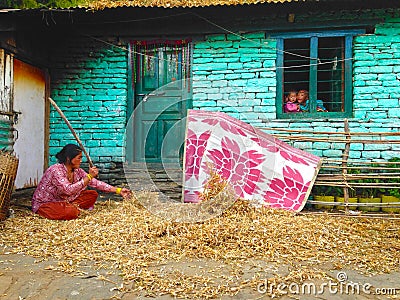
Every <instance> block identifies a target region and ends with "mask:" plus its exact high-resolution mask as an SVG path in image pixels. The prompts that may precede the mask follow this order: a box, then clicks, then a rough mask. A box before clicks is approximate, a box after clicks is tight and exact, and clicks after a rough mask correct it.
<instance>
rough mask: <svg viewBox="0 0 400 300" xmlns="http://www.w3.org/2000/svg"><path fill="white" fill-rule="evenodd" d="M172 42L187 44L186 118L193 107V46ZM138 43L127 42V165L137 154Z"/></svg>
mask: <svg viewBox="0 0 400 300" xmlns="http://www.w3.org/2000/svg"><path fill="white" fill-rule="evenodd" d="M171 41H172V40H168V39H164V40H158V41H157V42H158V43H159V44H162V43H163V42H164V43H165V45H170V44H171ZM173 41H180V42H182V43H187V45H188V53H189V57H188V58H187V61H188V63H187V65H188V67H187V70H186V71H185V74H186V78H185V79H186V80H188V84H189V88H190V90H189V92H188V94H189V99H188V100H187V103H186V111H185V112H184V116H187V110H188V109H191V108H192V107H193V98H192V94H193V90H192V79H191V78H192V67H191V66H192V63H193V59H192V58H193V44H192V41H191V40H187V39H174V40H173ZM138 42H143V41H136V40H133V41H130V42H128V58H127V59H128V93H127V95H128V99H127V101H128V103H127V121H126V124H127V128H126V151H125V159H126V162H127V163H132V162H136V161H137V160H136V156H137V153H136V151H135V149H136V147H135V145H134V144H135V140H136V136H135V122H133V117H134V116H133V114H134V113H135V109H136V107H137V106H138V105H139V103H136V91H135V79H136V76H137V74H135V73H134V72H135V71H136V63H137V62H136V59H135V55H136V54H137V52H136V48H135V43H138Z"/></svg>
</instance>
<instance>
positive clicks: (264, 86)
mask: <svg viewBox="0 0 400 300" xmlns="http://www.w3.org/2000/svg"><path fill="white" fill-rule="evenodd" d="M264 36H265V34H263V33H255V34H252V35H245V36H244V39H241V38H240V37H237V36H231V35H218V36H209V37H208V38H207V39H206V40H205V41H203V42H200V43H197V44H196V45H195V47H194V56H193V64H194V67H193V107H194V108H198V109H205V110H214V111H224V112H226V113H228V114H230V115H232V116H234V117H237V118H239V119H241V120H243V121H246V122H248V123H250V124H252V125H253V126H256V127H259V128H264V129H266V128H267V127H275V128H289V129H300V130H314V131H328V132H343V131H344V129H343V127H344V123H343V122H344V120H343V119H325V120H313V119H302V120H277V119H276V109H275V97H276V77H275V72H274V70H273V69H274V66H275V58H276V51H274V47H275V44H274V40H273V39H267V40H266V39H264ZM250 40H251V41H250ZM260 45H262V46H260ZM353 63H354V66H353V82H354V84H353V99H354V103H353V112H354V115H353V118H351V119H349V125H350V131H351V132H399V131H400V18H387V19H386V21H385V22H383V23H381V24H377V26H376V29H375V32H374V33H373V34H365V35H361V36H357V37H356V38H355V39H354V61H353ZM266 132H268V133H274V131H271V130H266ZM361 138H364V139H366V138H365V137H361ZM390 139H392V140H393V139H396V137H393V138H392V137H390ZM290 143H291V144H292V145H293V146H295V147H298V148H301V149H304V150H306V151H308V152H311V153H314V154H316V155H319V156H322V157H329V158H338V159H340V158H341V156H342V150H343V148H344V144H343V143H329V142H322V143H321V142H314V143H312V142H307V143H304V142H290ZM350 149H351V151H350V157H351V158H360V159H372V160H386V159H389V158H391V157H399V156H400V153H399V150H400V146H399V145H396V144H392V145H376V144H364V145H363V144H361V143H356V144H352V145H351V148H350Z"/></svg>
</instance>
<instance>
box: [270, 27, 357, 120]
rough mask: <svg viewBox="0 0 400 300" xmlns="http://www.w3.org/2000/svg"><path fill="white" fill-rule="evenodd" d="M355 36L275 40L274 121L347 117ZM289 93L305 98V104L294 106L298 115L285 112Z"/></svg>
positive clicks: (353, 33) (317, 35) (314, 36)
mask: <svg viewBox="0 0 400 300" xmlns="http://www.w3.org/2000/svg"><path fill="white" fill-rule="evenodd" d="M359 33H361V32H360V31H351V32H335V33H318V34H315V33H314V34H308V35H307V34H303V35H302V34H292V35H289V34H288V35H287V36H284V37H279V38H278V39H277V48H278V59H277V80H278V83H277V116H278V117H280V118H304V117H327V116H329V117H348V116H351V114H352V80H351V77H352V74H351V69H352V39H353V36H354V35H355V34H359ZM291 91H296V92H299V91H306V94H308V101H306V102H303V103H301V104H300V105H298V106H297V107H299V112H300V113H297V111H295V109H294V111H293V110H286V108H285V104H286V102H287V101H288V99H287V97H286V96H287V95H288V94H289V92H291ZM297 104H299V103H297ZM292 107H294V108H295V107H296V106H294V105H292Z"/></svg>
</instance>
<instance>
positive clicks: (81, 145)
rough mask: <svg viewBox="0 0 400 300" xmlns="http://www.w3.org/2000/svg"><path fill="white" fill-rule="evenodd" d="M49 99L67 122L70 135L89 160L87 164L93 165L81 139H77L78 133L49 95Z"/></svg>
mask: <svg viewBox="0 0 400 300" xmlns="http://www.w3.org/2000/svg"><path fill="white" fill-rule="evenodd" d="M49 101H50V103H51V105H53V107H54V108H55V109H56V110H57V111H58V113H59V114H60V116H61V118H63V120H64V122H65V124H67V126H68V128H69V130H71V132H72V135H73V136H74V137H75V139H76V141H77V142H78V144H79V146H80V147H81V149H82V151H83V153H84V154H85V156H86V158H87V160H88V162H89V166H91V167H93V166H94V164H93V162H92V160H91V159H90V156H89V154H88V153H87V152H86V150H85V147H83V144H82V142H81V140H80V139H79V137H78V135H77V134H76V132H75V130H74V129H73V128H72V126H71V123H69V121H68V119H67V117H66V116H65V115H64V113H63V112H62V110H61V109H60V108H59V107H58V105H57V103H55V102H54V100H53V99H51V98H50V97H49Z"/></svg>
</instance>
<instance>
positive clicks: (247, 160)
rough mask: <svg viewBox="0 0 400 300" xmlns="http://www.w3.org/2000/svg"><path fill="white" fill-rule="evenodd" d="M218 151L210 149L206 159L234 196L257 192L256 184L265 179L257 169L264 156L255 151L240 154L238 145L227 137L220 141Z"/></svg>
mask: <svg viewBox="0 0 400 300" xmlns="http://www.w3.org/2000/svg"><path fill="white" fill-rule="evenodd" d="M220 149H221V150H219V149H211V150H210V151H209V154H208V155H207V157H208V158H209V159H210V160H211V161H212V162H213V165H214V167H215V169H216V170H217V172H218V173H219V174H221V175H222V177H223V178H225V179H226V180H228V181H229V182H230V183H231V184H232V185H233V187H234V189H235V192H236V194H237V195H238V196H239V197H243V196H244V194H245V193H247V194H252V193H253V192H256V191H258V188H257V185H256V184H257V182H259V181H261V180H263V179H265V178H264V176H263V175H262V173H261V170H260V169H259V168H258V166H259V165H260V164H262V163H263V162H264V155H263V154H262V153H257V151H255V150H249V151H246V152H243V153H241V152H240V147H239V145H238V143H236V142H235V141H234V140H231V139H229V138H227V137H225V138H223V139H222V141H221V147H220ZM203 168H207V166H205V165H203Z"/></svg>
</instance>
